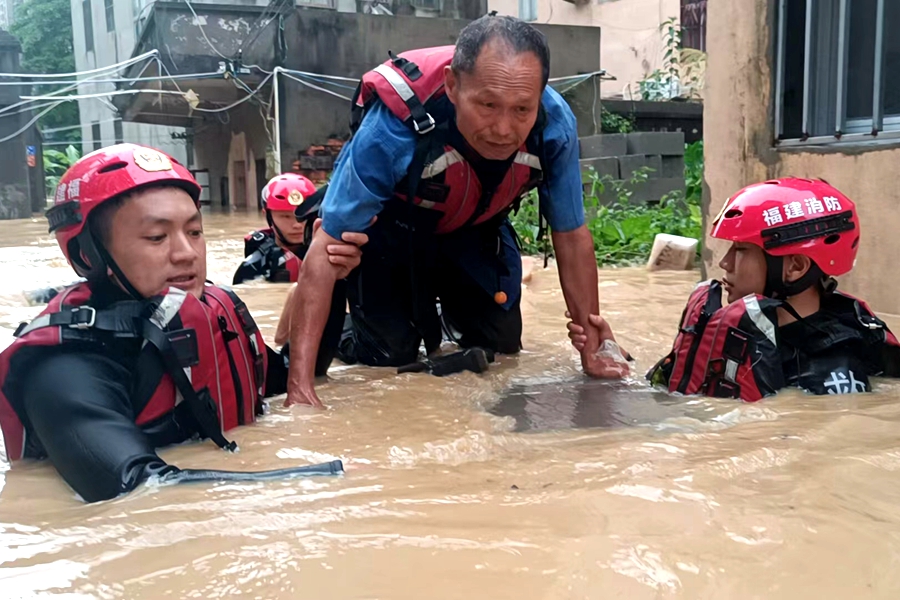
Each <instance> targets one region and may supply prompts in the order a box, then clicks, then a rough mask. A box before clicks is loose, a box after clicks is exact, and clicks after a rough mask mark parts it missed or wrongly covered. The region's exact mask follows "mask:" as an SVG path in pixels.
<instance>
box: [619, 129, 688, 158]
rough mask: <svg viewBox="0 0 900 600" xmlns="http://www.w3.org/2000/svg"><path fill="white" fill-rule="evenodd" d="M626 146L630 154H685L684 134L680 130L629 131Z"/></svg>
mask: <svg viewBox="0 0 900 600" xmlns="http://www.w3.org/2000/svg"><path fill="white" fill-rule="evenodd" d="M626 147H627V149H628V154H660V155H663V156H683V155H684V134H683V133H681V132H680V131H678V132H669V131H645V132H636V133H629V134H628V136H627V143H626Z"/></svg>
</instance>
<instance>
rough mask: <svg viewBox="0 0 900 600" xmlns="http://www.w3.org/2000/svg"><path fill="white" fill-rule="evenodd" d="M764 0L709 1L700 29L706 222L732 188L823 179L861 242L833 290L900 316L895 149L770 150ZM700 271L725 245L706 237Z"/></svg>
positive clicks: (767, 2)
mask: <svg viewBox="0 0 900 600" xmlns="http://www.w3.org/2000/svg"><path fill="white" fill-rule="evenodd" d="M775 4H776V2H774V1H773V0H741V2H711V3H710V4H709V13H708V17H709V21H708V30H707V49H708V52H709V59H708V60H709V62H708V65H707V77H706V86H707V90H706V100H705V105H704V117H703V118H704V130H705V135H704V146H705V164H706V174H705V178H706V184H707V186H708V190H707V191H706V192H705V194H704V196H705V202H704V205H705V206H704V217H705V219H706V222H707V224H708V223H709V221H710V220H711V218H712V217H714V216H715V215H716V214H718V212H719V210H720V209H721V207H722V204H723V203H724V201H725V199H726V198H727V197H728V196H729V195H730V194H732V193H734V192H735V191H737V190H738V189H740V188H741V187H743V186H745V185H748V184H750V183H754V182H758V181H763V180H766V179H769V178H775V177H786V176H799V177H822V178H824V179H827V180H828V182H829V183H831V184H832V185H834V186H835V187H837V188H838V189H840V190H841V191H842V192H844V193H845V194H846V195H847V196H848V197H849V198H850V199H852V200H853V201H854V202H855V203H856V206H857V208H858V211H859V216H860V221H861V229H862V236H861V237H862V240H861V242H860V248H859V254H858V257H857V264H856V268H855V269H854V270H853V272H852V273H851V274H849V275H847V276H844V277H841V278H840V279H841V288H842V289H846V290H848V291H850V292H851V293H854V294H858V295H860V296H861V297H863V298H865V299H866V300H867V301H868V302H869V303H870V304H871V305H872V306H873V308H874V309H875V310H878V311H883V312H888V313H894V314H897V313H900V280H898V279H897V278H896V277H894V276H893V274H894V273H895V266H896V264H895V262H894V261H895V260H896V257H897V255H898V253H900V237H898V235H897V230H898V227H900V215H898V212H897V206H900V187H898V186H897V185H896V184H895V176H894V173H895V171H896V166H897V164H898V161H900V147H898V144H897V143H896V141H895V142H894V143H893V144H889V145H881V146H875V147H873V146H871V145H870V146H866V145H859V146H856V147H848V146H828V147H826V146H823V147H819V148H806V149H791V150H787V149H784V148H782V149H775V145H774V139H775V135H774V114H773V113H774V87H775V85H774V81H775V80H774V71H775V70H774V68H773V61H774V45H775V44H774V32H775ZM705 243H706V250H705V255H704V263H705V267H706V268H707V271H708V273H709V275H710V276H720V275H721V270H720V269H719V268H718V267H717V263H718V261H719V260H720V259H721V257H722V255H723V253H724V251H725V250H726V249H727V244H723V243H721V242H718V241H716V240H711V239H709V238H707V239H706V241H705Z"/></svg>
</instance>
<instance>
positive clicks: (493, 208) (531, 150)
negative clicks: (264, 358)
mask: <svg viewBox="0 0 900 600" xmlns="http://www.w3.org/2000/svg"><path fill="white" fill-rule="evenodd" d="M441 52H442V49H427V50H421V51H414V52H413V53H409V54H410V55H412V54H416V56H417V62H416V63H413V62H412V61H407V60H406V59H404V58H402V57H399V58H394V59H393V61H392V64H393V66H394V67H396V69H391V67H390V66H387V65H383V66H382V67H380V68H379V69H377V70H376V71H377V72H378V73H379V75H378V76H376V77H374V78H373V79H372V80H371V82H372V85H373V86H378V85H380V86H382V88H383V89H382V91H381V92H378V94H379V95H378V97H379V98H380V100H375V101H374V103H373V104H371V106H368V108H367V111H366V113H365V117H364V118H363V120H362V123H361V125H360V127H359V129H358V131H356V133H355V135H354V137H353V139H352V140H351V141H350V142H349V143H348V145H347V146H346V147H345V148H344V150H343V152H342V153H341V156H340V157H339V159H338V162H337V164H336V165H335V170H334V173H333V176H332V179H331V183H330V185H329V189H328V192H327V194H326V196H325V200H324V203H323V206H322V211H321V217H322V227H321V229H319V230H318V231H317V232H316V234H315V236H314V238H313V242H312V244H311V246H310V249H309V252H308V254H307V257H306V260H305V261H304V263H303V267H302V269H301V273H300V279H299V282H298V292H297V293H298V294H300V300H299V301H298V302H297V303H296V306H297V307H298V308H297V314H296V315H295V323H294V327H293V334H292V343H291V345H292V348H293V351H292V356H291V375H290V383H289V390H288V399H287V404H294V403H301V404H312V405H316V406H320V405H321V402H320V401H319V399H318V397H317V396H316V394H315V390H314V385H313V366H314V363H315V356H316V352H317V347H318V340H319V339H320V337H321V334H322V329H323V327H324V324H325V321H326V319H327V315H328V309H329V307H330V302H331V298H330V294H331V290H332V289H333V287H334V282H335V277H336V276H337V273H338V271H337V269H336V268H335V267H334V266H332V265H331V264H329V258H328V256H327V254H326V252H325V248H326V246H327V245H328V244H332V243H334V242H333V241H332V240H339V239H341V236H342V235H343V234H344V233H345V232H360V231H366V232H367V233H368V235H369V240H370V242H369V244H368V245H367V246H366V247H365V249H364V252H363V258H362V262H361V264H360V267H359V268H358V269H356V270H355V271H354V272H353V273H352V274H351V275H350V278H349V282H348V299H349V303H350V316H351V319H350V320H351V325H350V328H349V329H348V331H347V334H346V336H345V337H346V338H347V339H346V340H345V342H346V343H345V344H344V352H345V354H348V353H349V354H351V355H352V358H355V359H356V360H358V361H360V362H363V363H365V364H371V365H379V366H387V365H392V366H397V365H402V364H406V363H409V362H412V361H414V360H416V357H417V355H418V349H419V344H420V342H422V341H423V340H424V343H425V348H426V350H427V351H428V352H429V353H430V352H432V351H434V350H435V349H437V347H438V346H439V344H440V339H441V325H440V322H441V321H440V319H441V317H439V316H438V314H437V308H436V300H437V299H439V300H440V307H441V313H442V317H443V320H444V322H445V323H446V324H448V325H449V326H450V328H451V329H453V330H455V331H456V332H458V333H459V334H460V338H459V342H460V345H461V346H463V347H472V346H481V347H485V348H490V349H492V350H494V351H497V352H501V353H515V352H518V350H519V349H520V348H521V341H520V340H521V331H522V318H521V311H520V307H519V301H520V296H521V275H522V274H521V259H520V255H519V250H518V246H517V243H516V240H515V234H514V231H513V229H512V226H511V224H510V223H509V221H508V219H507V218H506V215H507V214H508V213H509V210H510V209H512V208H514V207H515V206H517V202H516V201H517V199H518V198H519V197H520V196H521V194H522V193H524V192H525V191H527V190H528V189H532V188H534V187H536V186H538V185H539V194H540V198H541V202H540V204H541V212H542V214H543V215H544V216H545V217H546V218H547V220H548V222H549V224H550V228H551V230H552V240H553V245H554V249H555V253H556V258H557V262H558V266H559V276H560V282H561V284H562V289H563V294H564V296H565V299H566V304H567V307H568V310H569V312H570V313H571V315H572V319H573V321H574V322H576V323H579V324H581V325H582V326H583V327H584V328H585V331H586V334H587V338H588V340H587V343H586V344H585V346H584V349H583V350H582V352H581V358H582V365H583V367H584V370H585V372H586V373H587V374H589V375H591V376H595V377H613V376H619V375H620V373H621V371H620V367H619V366H618V365H616V364H612V363H611V362H609V361H607V360H606V359H603V358H600V357H599V356H598V355H597V350H598V348H599V347H600V344H601V343H602V341H603V340H605V339H613V334H612V331H611V330H610V329H609V327H608V325H606V324H605V322H603V321H600V322H599V323H600V325H599V326H598V325H597V323H598V322H597V321H590V322H589V321H588V316H589V315H590V314H594V315H596V314H597V313H598V311H599V300H598V293H597V265H596V261H595V257H594V243H593V239H592V237H591V234H590V232H589V231H588V229H587V227H586V226H585V224H584V207H583V202H582V182H581V172H580V167H579V163H578V158H579V155H578V135H577V129H576V123H575V117H574V115H573V114H572V111H571V110H570V109H569V107H568V105H567V104H566V103H565V101H564V100H563V99H562V98H561V97H560V96H559V94H558V93H557V92H556V91H554V90H553V89H551V88H549V87H547V80H548V77H549V71H550V52H549V48H548V47H547V43H546V40H545V38H544V36H543V34H541V33H540V32H538V31H537V30H536V29H534V28H533V27H531V26H530V25H528V24H526V23H524V22H522V21H519V20H518V19H514V18H512V17H498V16H485V17H482V18H481V19H478V20H477V21H474V22H473V23H471V24H469V25H468V26H466V27H465V28H464V29H463V30H462V31H461V32H460V35H459V39H458V41H457V43H456V47H455V49H453V50H452V61H451V62H450V64H449V65H447V66H444V67H440V71H436V69H435V68H434V67H433V65H434V64H436V63H435V61H436V60H438V58H440V53H441ZM435 57H438V58H435ZM447 60H449V59H445V63H444V64H446V61H447ZM437 64H438V65H440V63H439V62H438V63H437ZM420 68H421V70H420ZM400 70H402V71H403V73H405V74H407V75H411V76H410V77H408V78H406V79H404V78H402V77H401V76H400V75H399V73H398V72H399V71H400ZM435 78H439V80H437V79H435ZM432 79H435V80H436V81H438V84H437V85H438V86H439V90H440V93H441V94H445V100H446V101H445V102H443V104H441V103H440V102H438V103H437V105H440V106H437V105H436V103H435V102H434V101H433V100H430V101H429V104H427V105H426V107H427V108H429V110H430V111H431V114H434V115H437V118H436V119H434V120H435V121H437V125H438V127H437V129H436V131H435V132H433V133H429V134H428V135H430V136H435V137H434V138H433V139H438V140H440V143H438V144H437V145H436V147H432V148H431V149H430V150H428V154H427V157H425V160H421V159H420V158H419V157H418V156H417V154H418V153H419V151H420V150H419V149H420V148H421V144H419V143H417V142H418V141H419V139H420V133H419V132H420V131H422V128H420V125H421V119H417V118H416V116H417V115H416V113H415V111H414V110H413V109H414V108H415V107H414V106H412V105H411V104H410V102H409V96H410V95H411V94H412V90H411V89H410V87H412V86H413V85H416V86H418V87H419V88H420V89H419V91H420V92H421V89H422V88H423V87H425V88H427V86H428V85H429V81H431V80H432ZM366 81H367V80H366V78H365V77H364V79H363V83H364V85H365V84H366ZM385 81H387V83H385ZM388 83H389V84H390V86H391V87H392V88H393V89H391V88H387V87H385V86H387V85H388ZM385 89H386V90H387V91H388V92H392V91H394V90H396V93H395V94H393V95H391V94H390V93H385V92H384V90H385ZM416 95H417V96H418V95H419V94H416ZM425 97H427V98H430V99H431V98H432V94H431V92H429V91H428V90H427V89H426V91H425ZM400 98H402V100H399V99H400ZM398 102H406V103H407V105H409V106H410V110H409V113H410V118H408V119H406V120H405V121H404V120H401V118H399V117H398V110H402V109H403V108H404V105H403V104H402V103H401V104H399V107H400V108H399V109H398V108H397V107H398ZM422 114H424V113H420V115H422ZM425 116H426V117H428V118H429V119H430V118H431V116H430V115H427V114H426V115H425ZM410 120H412V121H413V122H416V124H415V127H411V126H410V124H409V121H410ZM426 124H427V122H426ZM417 161H418V162H417ZM414 162H417V164H418V163H419V162H420V163H422V164H423V165H424V167H423V168H421V171H420V172H421V179H420V182H419V183H418V185H416V184H414V183H412V184H411V182H410V181H409V179H410V176H411V175H415V173H413V171H418V170H419V167H415V168H413V169H411V168H410V166H411V164H413V163H414ZM410 189H412V190H413V191H414V192H415V193H414V195H415V198H414V200H413V201H407V196H408V195H409V194H408V192H409V191H410ZM373 223H374V225H373Z"/></svg>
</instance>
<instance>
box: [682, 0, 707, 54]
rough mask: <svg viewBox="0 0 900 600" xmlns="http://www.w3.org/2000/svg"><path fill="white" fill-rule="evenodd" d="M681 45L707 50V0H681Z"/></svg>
mask: <svg viewBox="0 0 900 600" xmlns="http://www.w3.org/2000/svg"><path fill="white" fill-rule="evenodd" d="M681 45H682V46H683V47H684V48H694V49H696V50H701V51H703V52H706V0H681Z"/></svg>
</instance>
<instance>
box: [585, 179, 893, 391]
mask: <svg viewBox="0 0 900 600" xmlns="http://www.w3.org/2000/svg"><path fill="white" fill-rule="evenodd" d="M860 233H861V232H860V225H859V217H858V216H857V213H856V206H855V205H854V203H853V202H852V201H851V200H850V199H849V198H848V197H847V196H845V195H844V194H842V193H841V192H840V191H838V190H837V189H836V188H835V187H833V186H831V185H829V184H828V183H826V182H825V181H822V180H810V179H801V178H796V177H789V178H784V179H777V180H772V181H766V182H764V183H757V184H754V185H750V186H747V187H745V188H744V189H742V190H740V191H739V192H737V193H736V194H735V195H734V196H732V197H731V198H729V199H728V201H726V202H725V205H724V206H723V207H722V210H721V212H720V213H719V215H718V216H717V217H716V218H715V219H714V221H713V223H712V229H711V232H710V235H711V236H712V237H714V238H716V239H721V240H726V241H729V242H731V247H730V248H729V249H728V251H727V252H726V253H725V256H724V257H723V258H722V260H721V261H720V262H719V266H720V267H721V268H722V269H723V270H724V271H725V277H724V278H723V281H722V283H721V284H720V283H719V282H718V281H709V282H703V283H701V284H700V285H699V286H698V287H697V289H696V290H695V291H694V293H693V294H692V295H691V298H690V300H689V301H688V305H687V307H686V308H685V311H684V314H683V315H682V320H681V324H680V327H679V334H678V337H677V338H676V340H675V345H674V348H673V350H672V352H671V353H670V354H669V355H668V356H666V357H665V358H664V359H663V360H661V361H660V362H659V363H658V364H657V365H656V366H655V367H654V368H653V369H652V370H651V371H650V373H649V374H648V377H649V378H650V379H651V381H653V382H654V383H658V384H662V385H666V386H667V387H668V388H669V390H670V391H673V392H679V393H684V394H697V393H700V394H706V395H710V396H718V397H728V396H730V397H735V398H742V399H744V400H749V401H754V400H758V399H760V398H762V397H764V396H768V395H771V394H774V393H776V392H777V391H778V390H779V389H781V388H783V387H799V388H802V389H804V390H806V391H808V392H811V393H814V394H843V393H853V392H864V391H870V390H871V384H870V382H869V377H871V376H876V375H887V376H900V360H898V359H900V347H898V343H897V339H896V338H895V337H894V335H893V334H892V333H891V332H890V330H889V329H888V328H887V326H886V325H885V324H884V322H883V321H881V320H880V319H879V318H878V317H876V316H875V314H874V313H873V312H872V311H871V310H870V309H869V307H868V306H866V304H865V303H864V302H863V301H861V300H858V299H856V298H854V297H852V296H850V295H848V294H844V293H842V292H838V291H837V282H836V281H835V280H834V279H833V277H836V276H839V275H844V274H846V273H849V272H850V271H851V270H852V269H853V266H854V263H855V261H856V254H857V252H858V251H859V243H860ZM723 290H724V292H725V293H726V296H727V302H728V305H727V306H724V307H723V306H722V291H723ZM569 329H570V332H572V333H571V336H570V337H572V338H573V342H576V344H577V342H578V339H579V338H578V336H579V331H578V328H576V327H573V326H572V325H570V327H569Z"/></svg>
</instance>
